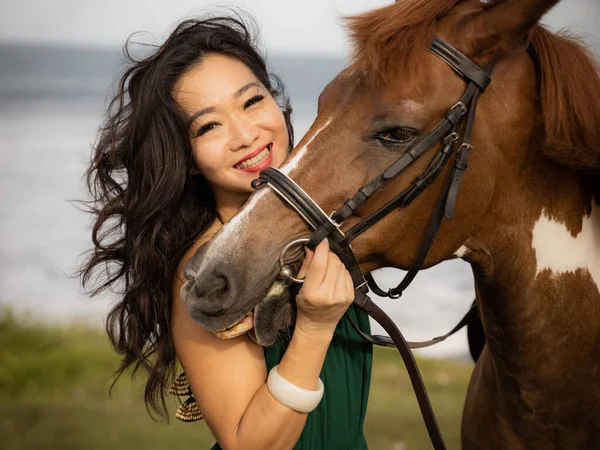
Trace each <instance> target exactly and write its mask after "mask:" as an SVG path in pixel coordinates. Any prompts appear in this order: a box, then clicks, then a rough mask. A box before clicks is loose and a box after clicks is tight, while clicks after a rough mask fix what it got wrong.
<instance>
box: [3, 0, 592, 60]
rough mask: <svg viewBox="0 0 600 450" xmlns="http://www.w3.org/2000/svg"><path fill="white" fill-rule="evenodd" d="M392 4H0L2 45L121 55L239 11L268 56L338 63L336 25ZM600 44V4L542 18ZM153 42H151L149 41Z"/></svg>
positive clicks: (336, 0) (343, 46) (375, 0)
mask: <svg viewBox="0 0 600 450" xmlns="http://www.w3.org/2000/svg"><path fill="white" fill-rule="evenodd" d="M390 3H392V0H296V1H292V0H227V1H224V0H217V1H215V0H213V1H206V0H168V1H165V0H52V1H50V0H0V42H2V41H4V42H28V43H46V44H69V45H93V46H114V47H120V46H121V45H122V44H123V42H124V41H125V39H126V38H127V37H128V36H129V35H130V34H131V33H134V32H136V31H145V32H149V33H150V35H149V36H148V37H149V38H154V40H155V41H161V40H162V39H163V38H164V37H166V35H167V34H168V31H169V30H170V29H172V27H173V26H174V25H175V24H176V23H177V22H178V21H180V20H182V19H184V18H187V17H192V16H194V15H201V14H202V13H203V12H212V11H215V8H218V7H222V6H223V5H227V6H232V5H233V6H237V7H240V8H243V9H244V10H246V11H248V12H249V13H251V14H252V15H253V16H254V17H255V18H256V20H257V22H258V24H259V26H260V29H261V37H262V42H263V44H264V46H265V47H266V49H267V50H268V51H269V52H275V53H304V54H325V55H326V54H329V55H344V54H346V53H347V51H348V47H347V39H346V36H345V34H344V30H343V27H342V26H341V17H343V16H345V15H350V14H356V13H359V12H363V11H366V10H368V9H373V8H376V7H380V6H385V5H387V4H390ZM545 21H546V23H547V24H548V25H550V26H551V27H553V28H555V29H556V28H562V27H565V26H570V27H572V28H573V29H575V31H577V32H579V33H585V34H587V40H588V42H589V43H591V44H598V43H599V42H600V0H562V2H561V3H559V4H558V6H557V7H556V8H555V9H554V10H553V11H552V12H551V13H550V14H549V15H548V16H547V18H546V20H545ZM151 42H152V40H151Z"/></svg>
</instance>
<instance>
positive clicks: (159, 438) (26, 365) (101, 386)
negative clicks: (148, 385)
mask: <svg viewBox="0 0 600 450" xmlns="http://www.w3.org/2000/svg"><path fill="white" fill-rule="evenodd" d="M117 363H118V357H117V356H116V355H115V354H114V353H113V352H112V350H111V348H110V346H109V344H108V341H107V339H106V337H105V335H104V333H103V332H102V330H97V329H94V328H90V327H85V326H79V327H78V326H70V327H60V328H58V327H52V326H47V325H40V324H37V323H27V322H25V321H23V320H21V319H16V318H15V316H14V315H12V314H11V313H10V312H6V311H1V312H0V449H2V450H24V449H27V450H30V449H39V450H43V449H48V450H50V449H61V450H71V449H85V450H105V449H106V450H108V449H110V450H120V449H128V450H129V449H144V450H152V449H165V448H175V449H192V448H196V449H208V448H210V443H211V436H210V433H209V431H208V429H207V427H206V425H205V424H204V422H195V423H183V422H180V421H178V420H177V419H175V417H174V411H175V409H176V407H177V404H176V400H174V401H173V403H172V405H171V406H170V409H171V411H172V412H173V414H171V417H172V420H171V421H170V423H169V424H166V423H162V422H156V421H153V420H152V419H151V418H149V417H148V414H147V412H146V409H145V406H144V402H143V377H142V376H140V377H136V378H134V379H133V381H130V377H128V376H124V377H123V378H122V379H121V380H120V381H119V382H118V383H117V384H116V386H115V388H114V390H113V393H112V396H110V397H109V396H108V389H109V386H110V384H111V381H112V380H111V375H112V373H113V371H114V369H115V368H116V367H117ZM419 367H420V369H421V371H422V374H423V378H424V380H425V382H426V384H427V388H428V391H429V394H430V397H431V402H432V404H433V407H434V409H435V412H436V415H437V418H438V421H439V423H440V427H441V429H442V433H443V435H444V438H445V440H446V443H447V445H448V448H449V449H458V448H460V445H459V444H460V441H459V439H460V416H461V410H462V405H463V402H464V398H465V392H466V387H467V383H468V379H469V376H470V374H471V370H472V365H471V364H467V363H464V364H460V363H454V362H448V361H438V360H428V359H419ZM365 433H366V436H367V441H368V442H369V448H370V449H371V450H380V449H381V450H383V449H385V450H390V449H391V450H407V449H408V450H413V449H430V448H431V445H430V444H429V440H428V437H427V431H426V429H425V425H424V424H423V422H422V419H421V415H420V412H419V409H418V405H417V402H416V400H415V398H414V394H413V392H412V388H411V385H410V381H409V379H408V376H407V375H406V371H405V369H404V366H403V364H402V361H401V359H400V356H399V355H398V354H397V352H396V351H394V350H391V349H376V350H375V362H374V368H373V382H372V386H371V396H370V401H369V408H368V412H367V419H366V427H365ZM332 450H333V449H332Z"/></svg>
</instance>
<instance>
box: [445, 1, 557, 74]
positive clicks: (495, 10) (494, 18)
mask: <svg viewBox="0 0 600 450" xmlns="http://www.w3.org/2000/svg"><path fill="white" fill-rule="evenodd" d="M558 2H559V0H489V1H488V3H487V4H486V5H485V6H484V7H483V9H480V10H478V11H477V12H473V13H472V14H468V15H466V16H465V17H463V18H462V19H461V20H459V21H458V22H457V24H456V26H455V27H454V29H453V31H452V36H451V42H454V43H455V45H456V47H457V48H459V49H460V50H461V51H462V52H463V53H465V54H466V55H467V56H469V57H471V58H472V59H473V60H474V61H475V62H477V63H480V64H481V63H486V62H489V61H491V60H493V59H496V58H497V57H499V56H500V55H502V54H504V53H508V52H512V51H514V50H517V49H519V48H521V47H523V46H524V45H526V43H527V41H528V39H529V35H530V32H531V30H532V28H533V27H534V26H535V25H536V24H537V23H538V22H539V21H540V19H541V18H542V16H543V15H544V14H546V13H547V12H548V11H549V10H550V9H551V8H552V7H553V6H554V5H556V4H557V3H558Z"/></svg>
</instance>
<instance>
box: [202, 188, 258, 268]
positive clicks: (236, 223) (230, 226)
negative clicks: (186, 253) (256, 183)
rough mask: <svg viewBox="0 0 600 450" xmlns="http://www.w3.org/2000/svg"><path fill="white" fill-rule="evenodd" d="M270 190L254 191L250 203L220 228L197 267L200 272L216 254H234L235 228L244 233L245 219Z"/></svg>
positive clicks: (221, 255)
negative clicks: (233, 239) (233, 237)
mask: <svg viewBox="0 0 600 450" xmlns="http://www.w3.org/2000/svg"><path fill="white" fill-rule="evenodd" d="M269 191H270V189H267V188H263V189H261V190H260V191H258V192H256V193H254V195H253V197H252V198H251V199H250V201H249V202H248V204H247V205H245V206H244V208H243V209H242V210H241V211H240V212H239V213H238V214H237V215H235V216H233V218H232V219H231V220H230V221H229V222H227V223H226V224H225V225H223V228H221V230H219V234H218V236H216V237H215V238H214V239H213V240H212V242H211V244H210V247H209V249H208V251H207V252H206V255H204V258H202V261H201V262H200V267H199V268H198V269H197V271H198V272H201V271H202V266H204V264H209V263H210V262H211V260H212V259H213V257H214V256H217V257H219V258H221V257H223V256H224V255H225V256H227V255H231V254H232V251H233V249H234V248H235V245H232V242H231V241H230V237H231V235H232V234H234V230H235V231H237V233H235V234H238V233H240V234H241V233H243V231H244V227H245V225H244V220H245V219H246V217H248V215H249V214H250V212H251V211H252V210H253V209H254V207H255V206H256V204H257V203H258V201H259V200H260V199H262V198H263V197H264V196H265V195H266V194H267V192H269ZM235 234H234V235H235Z"/></svg>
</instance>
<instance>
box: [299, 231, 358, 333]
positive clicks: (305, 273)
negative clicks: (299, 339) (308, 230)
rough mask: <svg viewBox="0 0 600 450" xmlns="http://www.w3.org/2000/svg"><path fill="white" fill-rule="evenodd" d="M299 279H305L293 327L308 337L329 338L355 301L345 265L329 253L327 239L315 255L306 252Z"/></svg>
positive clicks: (316, 250)
mask: <svg viewBox="0 0 600 450" xmlns="http://www.w3.org/2000/svg"><path fill="white" fill-rule="evenodd" d="M298 277H299V278H302V277H304V284H303V285H302V289H300V292H299V293H298V295H297V296H296V305H297V306H298V315H297V318H296V328H299V329H300V330H302V331H304V332H305V333H306V334H309V335H314V334H324V335H328V334H331V335H332V334H333V331H334V330H335V327H336V326H337V323H338V322H339V320H340V319H341V317H342V316H343V315H344V313H345V312H346V310H347V309H348V307H349V306H350V304H352V301H353V300H354V285H353V283H352V278H351V276H350V273H348V271H347V270H346V267H345V266H344V264H343V263H342V262H341V261H340V259H339V258H338V257H337V255H336V254H335V253H333V252H331V251H329V242H328V241H327V239H324V240H323V241H322V242H321V243H320V244H319V245H318V246H317V248H316V249H315V251H314V252H312V251H310V250H308V249H307V250H306V257H305V258H304V263H303V264H302V267H301V268H300V271H299V272H298Z"/></svg>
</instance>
